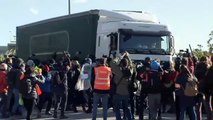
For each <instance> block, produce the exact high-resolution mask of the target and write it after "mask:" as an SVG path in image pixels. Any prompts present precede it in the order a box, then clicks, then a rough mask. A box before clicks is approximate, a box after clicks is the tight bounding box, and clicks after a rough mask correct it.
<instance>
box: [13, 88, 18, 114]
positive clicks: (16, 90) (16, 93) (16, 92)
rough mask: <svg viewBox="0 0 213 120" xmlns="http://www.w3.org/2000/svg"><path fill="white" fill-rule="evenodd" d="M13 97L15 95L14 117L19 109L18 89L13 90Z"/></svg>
mask: <svg viewBox="0 0 213 120" xmlns="http://www.w3.org/2000/svg"><path fill="white" fill-rule="evenodd" d="M12 91H13V95H14V104H13V107H12V115H14V114H15V113H16V111H17V110H18V107H19V90H18V89H16V88H13V90H12Z"/></svg>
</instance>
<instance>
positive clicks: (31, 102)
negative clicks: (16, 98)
mask: <svg viewBox="0 0 213 120" xmlns="http://www.w3.org/2000/svg"><path fill="white" fill-rule="evenodd" d="M22 99H23V103H24V107H25V108H26V110H27V117H26V119H27V120H31V114H32V112H33V107H34V103H35V99H34V98H30V99H29V98H24V97H22Z"/></svg>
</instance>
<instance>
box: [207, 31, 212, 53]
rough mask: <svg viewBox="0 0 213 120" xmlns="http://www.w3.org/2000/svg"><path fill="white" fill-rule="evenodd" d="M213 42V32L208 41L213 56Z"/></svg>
mask: <svg viewBox="0 0 213 120" xmlns="http://www.w3.org/2000/svg"><path fill="white" fill-rule="evenodd" d="M212 40H213V31H211V33H210V34H209V40H208V41H207V44H208V47H209V53H210V54H212V52H213V51H212V50H213V43H211V42H212Z"/></svg>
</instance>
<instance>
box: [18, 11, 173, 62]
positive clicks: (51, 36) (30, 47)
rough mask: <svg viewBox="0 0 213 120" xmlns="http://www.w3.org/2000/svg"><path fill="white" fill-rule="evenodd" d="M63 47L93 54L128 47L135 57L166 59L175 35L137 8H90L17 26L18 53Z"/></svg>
mask: <svg viewBox="0 0 213 120" xmlns="http://www.w3.org/2000/svg"><path fill="white" fill-rule="evenodd" d="M63 51H68V52H69V53H70V54H71V55H73V54H74V53H75V52H76V51H81V53H82V54H81V57H86V56H87V55H88V54H92V55H94V56H95V57H96V58H100V57H102V56H103V55H107V56H109V55H111V54H112V53H114V52H116V53H121V52H123V51H127V52H129V54H130V57H131V59H132V60H134V61H138V60H143V59H144V58H145V57H150V58H152V59H156V58H159V59H160V60H161V61H167V62H169V61H171V60H172V57H173V55H174V39H173V37H172V34H171V31H170V30H169V28H168V26H166V25H162V24H160V23H159V22H158V20H157V19H156V17H155V16H153V15H151V14H149V13H146V12H140V11H107V10H90V11H86V12H82V13H76V14H71V15H66V16H62V17H57V18H52V19H48V20H43V21H39V22H35V23H31V24H27V25H23V26H19V27H17V55H18V56H20V57H22V58H24V59H26V58H28V57H29V56H30V55H31V54H36V55H37V56H38V57H39V58H41V59H42V58H47V57H48V56H49V55H52V54H53V53H55V52H63Z"/></svg>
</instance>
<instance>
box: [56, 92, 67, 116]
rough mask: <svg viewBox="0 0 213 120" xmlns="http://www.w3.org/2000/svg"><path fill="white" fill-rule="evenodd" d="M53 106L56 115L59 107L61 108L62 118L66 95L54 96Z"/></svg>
mask: <svg viewBox="0 0 213 120" xmlns="http://www.w3.org/2000/svg"><path fill="white" fill-rule="evenodd" d="M55 102H56V103H55V105H54V114H57V111H58V109H59V107H61V116H64V111H65V109H66V108H65V107H66V104H67V93H65V94H60V95H59V94H55Z"/></svg>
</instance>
